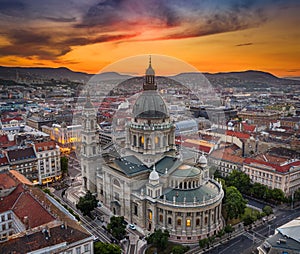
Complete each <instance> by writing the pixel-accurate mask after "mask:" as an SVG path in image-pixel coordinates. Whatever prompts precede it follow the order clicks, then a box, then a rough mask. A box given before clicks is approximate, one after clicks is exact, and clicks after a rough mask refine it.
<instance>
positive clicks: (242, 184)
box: [226, 170, 251, 194]
mask: <svg viewBox="0 0 300 254" xmlns="http://www.w3.org/2000/svg"><path fill="white" fill-rule="evenodd" d="M226 184H227V186H235V187H236V188H237V189H238V190H239V191H240V192H242V193H245V194H247V193H249V190H250V187H251V181H250V178H249V176H248V175H247V174H245V173H244V172H241V171H238V170H233V171H232V172H231V173H230V174H229V176H228V177H227V178H226Z"/></svg>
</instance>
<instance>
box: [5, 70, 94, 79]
mask: <svg viewBox="0 0 300 254" xmlns="http://www.w3.org/2000/svg"><path fill="white" fill-rule="evenodd" d="M90 77H91V75H90V74H87V73H84V72H74V71H71V70H70V69H68V68H65V67H59V68H44V67H34V68H31V67H3V66H0V78H1V79H7V80H15V81H18V80H24V79H46V80H50V79H54V80H63V79H68V80H72V81H80V82H85V81H87V80H89V79H90Z"/></svg>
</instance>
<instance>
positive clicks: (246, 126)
mask: <svg viewBox="0 0 300 254" xmlns="http://www.w3.org/2000/svg"><path fill="white" fill-rule="evenodd" d="M242 125H243V129H244V131H247V132H254V131H255V128H256V125H250V124H247V123H242Z"/></svg>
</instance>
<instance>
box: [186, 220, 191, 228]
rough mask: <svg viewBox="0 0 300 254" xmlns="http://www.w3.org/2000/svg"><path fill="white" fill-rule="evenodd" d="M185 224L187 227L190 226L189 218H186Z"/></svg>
mask: <svg viewBox="0 0 300 254" xmlns="http://www.w3.org/2000/svg"><path fill="white" fill-rule="evenodd" d="M186 226H187V227H190V226H191V220H190V219H187V220H186Z"/></svg>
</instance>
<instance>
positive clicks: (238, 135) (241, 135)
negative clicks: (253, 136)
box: [226, 130, 250, 139]
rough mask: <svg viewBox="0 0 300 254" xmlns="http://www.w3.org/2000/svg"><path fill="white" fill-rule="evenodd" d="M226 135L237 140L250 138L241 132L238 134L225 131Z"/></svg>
mask: <svg viewBox="0 0 300 254" xmlns="http://www.w3.org/2000/svg"><path fill="white" fill-rule="evenodd" d="M226 135H228V136H233V137H237V138H241V139H248V138H250V134H248V133H243V132H238V131H230V130H227V131H226Z"/></svg>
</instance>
